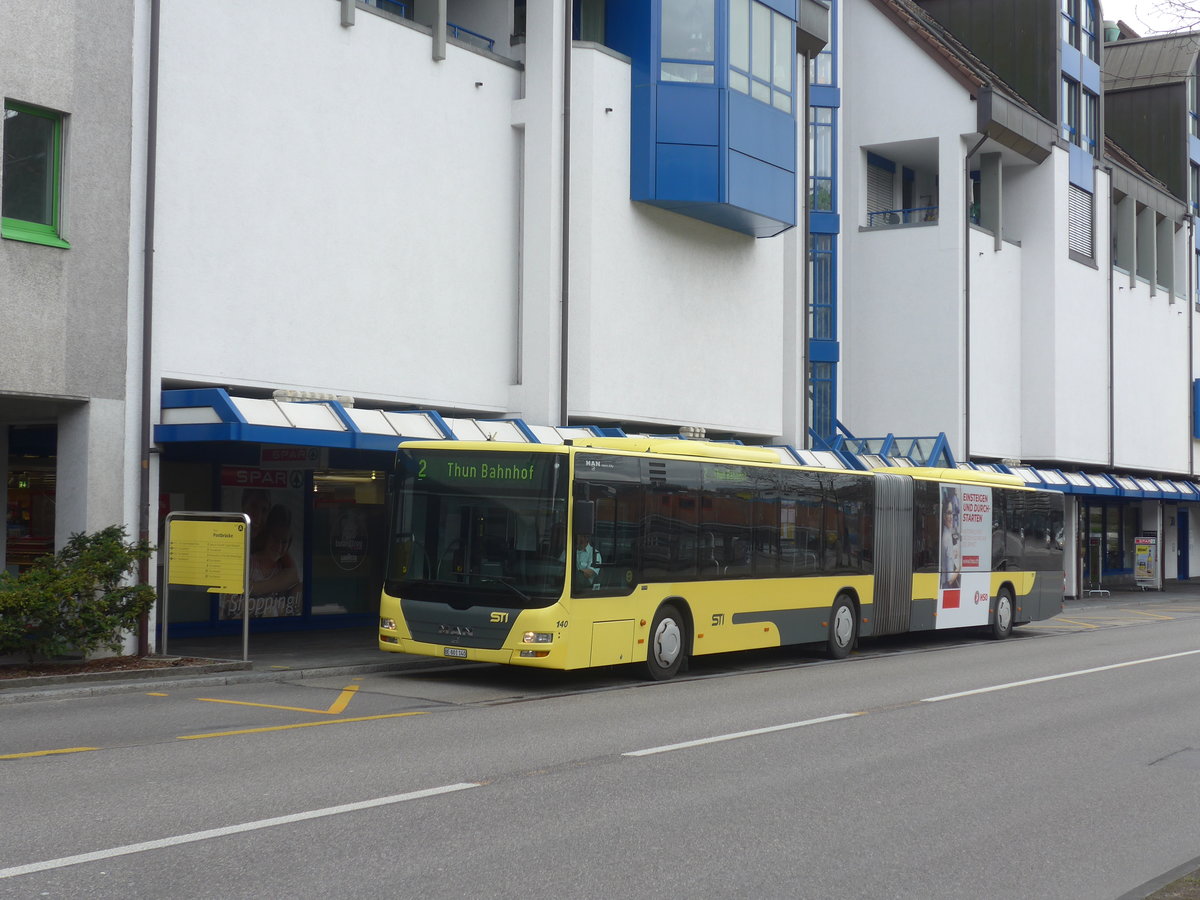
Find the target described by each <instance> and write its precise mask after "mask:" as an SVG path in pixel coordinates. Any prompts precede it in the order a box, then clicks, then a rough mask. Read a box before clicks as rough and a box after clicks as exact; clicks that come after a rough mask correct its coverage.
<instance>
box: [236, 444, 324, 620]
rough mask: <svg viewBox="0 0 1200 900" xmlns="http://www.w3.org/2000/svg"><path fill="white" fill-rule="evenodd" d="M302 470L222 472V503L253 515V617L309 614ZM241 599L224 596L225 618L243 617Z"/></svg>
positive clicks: (251, 585) (245, 468)
mask: <svg viewBox="0 0 1200 900" xmlns="http://www.w3.org/2000/svg"><path fill="white" fill-rule="evenodd" d="M298 475H300V473H298V472H288V471H286V470H278V471H275V470H268V469H258V468H250V467H244V466H225V467H224V468H223V469H222V470H221V504H222V507H223V508H224V509H225V510H229V511H232V512H244V513H246V515H248V516H249V517H250V618H252V619H263V618H279V617H283V616H300V615H303V614H304V590H303V583H302V572H303V560H304V539H303V534H304V530H303V527H302V523H303V518H302V517H303V509H304V505H303V502H304V498H303V481H302V476H301V477H300V478H293V477H290V476H298ZM241 617H242V598H241V596H240V595H236V594H224V595H222V596H221V603H220V611H219V613H218V618H220V619H240V618H241Z"/></svg>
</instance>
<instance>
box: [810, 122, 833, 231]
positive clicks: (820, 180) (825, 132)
mask: <svg viewBox="0 0 1200 900" xmlns="http://www.w3.org/2000/svg"><path fill="white" fill-rule="evenodd" d="M808 113H809V120H808V158H809V160H810V163H809V164H810V165H811V166H812V176H811V177H810V179H809V181H810V190H811V196H810V197H809V209H810V210H812V211H814V212H833V110H832V109H829V108H828V107H823V106H811V107H809V110H808Z"/></svg>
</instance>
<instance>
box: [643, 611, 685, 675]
mask: <svg viewBox="0 0 1200 900" xmlns="http://www.w3.org/2000/svg"><path fill="white" fill-rule="evenodd" d="M686 657H687V626H686V625H685V624H684V622H683V615H682V614H681V613H680V612H679V610H678V609H676V608H675V607H674V606H672V605H671V604H669V603H664V604H663V605H662V606H660V607H659V608H658V612H656V613H655V614H654V622H653V623H652V624H651V626H650V646H649V647H647V648H646V674H647V675H649V676H650V678H652V679H653V680H655V681H665V680H666V679H668V678H673V677H675V674H676V673H677V672H678V671H679V668H680V666H682V665H683V661H684V659H685V658H686Z"/></svg>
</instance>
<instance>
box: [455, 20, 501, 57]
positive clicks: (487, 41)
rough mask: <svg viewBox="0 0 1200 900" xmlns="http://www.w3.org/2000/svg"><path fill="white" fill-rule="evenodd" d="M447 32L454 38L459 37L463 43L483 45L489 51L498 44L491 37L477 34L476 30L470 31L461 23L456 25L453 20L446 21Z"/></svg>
mask: <svg viewBox="0 0 1200 900" xmlns="http://www.w3.org/2000/svg"><path fill="white" fill-rule="evenodd" d="M446 34H448V35H450V37H452V38H457V39H458V40H460V41H462V42H463V43H466V44H471V45H473V46H475V47H482V48H483V49H484V50H488V51H490V50H492V49H493V48H494V47H495V46H496V42H495V41H494V40H492V39H491V38H490V37H484V36H483V35H482V34H476V33H475V32H474V31H470V30H468V29H466V28H463V27H461V26H459V25H455V24H454V23H453V22H447V23H446Z"/></svg>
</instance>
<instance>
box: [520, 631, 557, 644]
mask: <svg viewBox="0 0 1200 900" xmlns="http://www.w3.org/2000/svg"><path fill="white" fill-rule="evenodd" d="M521 640H522V641H523V642H524V643H526V644H549V643H551V642H552V641H553V640H554V635H552V634H550V633H549V632H546V631H527V632H525V636H524V637H523V638H521Z"/></svg>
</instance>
